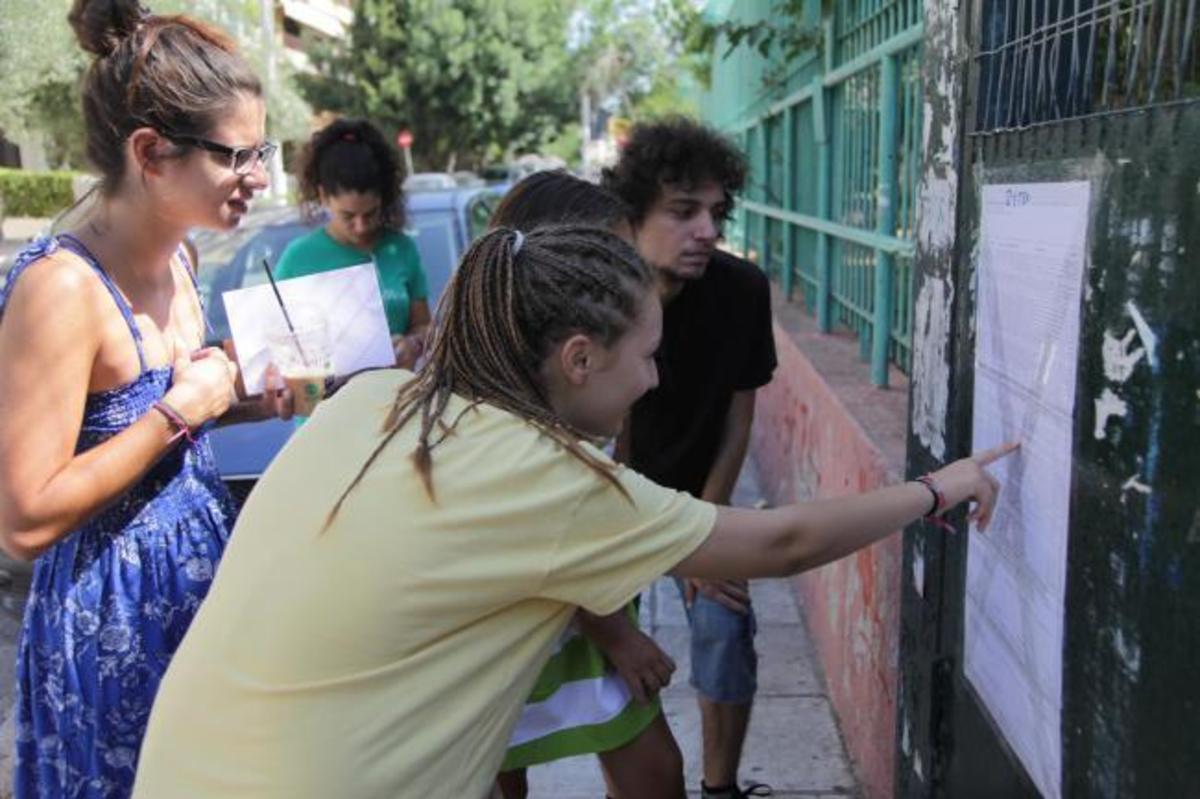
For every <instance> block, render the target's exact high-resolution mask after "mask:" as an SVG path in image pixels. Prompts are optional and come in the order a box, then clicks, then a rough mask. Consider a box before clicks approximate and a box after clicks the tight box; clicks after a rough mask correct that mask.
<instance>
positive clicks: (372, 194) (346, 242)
mask: <svg viewBox="0 0 1200 799" xmlns="http://www.w3.org/2000/svg"><path fill="white" fill-rule="evenodd" d="M297 172H298V174H299V176H300V196H301V199H302V200H303V201H304V202H306V203H308V204H310V206H316V205H320V206H322V207H324V208H325V210H326V211H327V212H328V214H329V221H328V222H326V223H325V225H324V226H323V227H321V228H319V229H317V230H314V231H313V232H312V233H309V234H308V235H306V236H302V237H301V238H299V239H296V240H295V241H293V242H292V243H291V244H289V245H288V247H287V249H285V250H284V251H283V254H282V255H281V256H280V257H279V263H278V264H277V266H276V274H277V275H278V276H279V277H281V278H289V277H300V276H302V275H312V274H316V273H318V272H327V271H329V270H331V269H341V268H343V267H347V266H355V265H357V264H363V263H368V262H369V263H372V264H374V266H375V274H376V276H377V277H378V278H379V290H380V293H381V294H382V295H383V308H384V311H385V313H386V315H387V321H388V330H389V331H390V332H391V334H392V346H393V348H394V349H395V351H396V365H397V366H401V367H404V368H406V369H411V368H412V367H413V365H414V364H415V363H416V361H417V358H418V357H419V356H420V355H421V351H422V350H423V349H424V342H425V334H426V332H427V331H428V329H429V322H430V314H429V288H428V286H427V284H426V281H425V270H424V269H423V268H422V267H421V256H420V254H419V253H418V252H417V245H416V243H415V242H413V240H412V238H410V237H409V236H407V235H405V233H404V232H403V229H404V196H403V193H402V192H401V190H400V162H399V159H398V158H397V157H396V151H395V150H393V149H392V147H391V145H390V144H388V142H387V140H386V139H384V138H383V134H381V133H380V132H379V130H378V129H376V128H375V126H374V125H372V124H371V123H370V122H367V121H365V120H361V119H339V120H336V121H334V122H332V123H331V124H329V125H327V126H326V127H324V128H322V129H321V130H319V131H317V132H316V133H314V134H313V136H312V138H311V139H310V140H309V142H308V144H307V145H306V146H305V147H304V149H303V151H302V152H301V154H300V166H299V168H298V170H297Z"/></svg>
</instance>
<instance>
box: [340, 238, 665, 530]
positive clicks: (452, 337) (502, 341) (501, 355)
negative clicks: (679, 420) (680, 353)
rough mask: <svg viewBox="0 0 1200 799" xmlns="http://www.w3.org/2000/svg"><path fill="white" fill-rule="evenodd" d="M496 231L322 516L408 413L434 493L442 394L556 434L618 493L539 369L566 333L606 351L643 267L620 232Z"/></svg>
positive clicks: (445, 430) (461, 277)
mask: <svg viewBox="0 0 1200 799" xmlns="http://www.w3.org/2000/svg"><path fill="white" fill-rule="evenodd" d="M516 243H517V235H516V231H514V230H512V229H509V228H497V229H495V230H493V231H491V232H489V233H487V234H486V235H484V236H482V237H481V238H480V239H479V240H477V241H476V242H475V244H473V245H472V246H471V249H470V250H468V251H467V253H466V255H464V256H463V259H462V262H461V263H460V264H459V267H458V270H457V271H456V272H455V274H454V277H453V279H452V280H451V281H450V285H449V286H448V287H447V289H446V294H445V296H444V297H443V298H442V301H441V304H440V305H439V306H438V318H439V322H438V326H437V334H436V336H435V338H434V341H433V346H432V349H431V351H430V356H429V360H428V362H427V363H426V364H425V367H424V369H422V370H421V373H420V375H419V376H417V377H415V378H414V379H413V380H411V381H409V382H408V383H406V384H405V385H404V386H403V387H402V388H401V389H400V391H399V393H398V394H397V396H396V399H395V401H394V403H393V405H392V408H391V411H390V412H389V413H388V415H387V418H386V420H385V421H384V425H383V430H382V434H383V437H382V439H381V440H380V442H379V444H378V446H376V448H375V451H374V452H373V453H372V455H371V457H370V458H368V459H367V461H366V463H365V464H364V465H363V467H362V469H361V470H360V471H359V473H358V475H357V476H356V477H355V478H354V480H353V481H352V482H351V483H350V485H349V487H348V488H347V489H346V490H345V492H343V494H342V496H341V498H340V499H339V500H338V502H337V504H336V505H335V506H334V508H333V510H332V511H331V512H330V514H329V519H328V521H327V522H326V524H327V525H328V523H329V522H332V520H333V519H334V517H335V516H336V515H337V513H338V511H339V510H340V509H341V506H342V503H344V502H345V500H346V498H347V496H349V494H350V492H351V491H353V490H354V488H355V487H356V486H357V485H358V483H359V482H360V481H361V480H362V477H363V475H364V474H366V472H367V470H368V469H369V468H370V467H371V464H372V463H374V461H375V459H376V458H377V457H378V456H379V454H380V453H381V452H383V450H384V448H385V447H386V446H387V445H388V442H390V441H391V440H392V438H393V437H394V436H395V435H396V433H397V432H398V431H399V430H400V429H401V428H402V427H404V425H405V424H407V423H408V422H409V421H410V420H412V419H414V418H419V423H420V425H421V430H420V435H419V438H418V443H417V449H416V451H415V452H414V453H413V460H414V463H415V464H416V467H417V472H418V474H419V475H420V476H421V480H422V482H423V483H424V485H425V490H426V491H427V493H428V494H429V496H430V498H435V497H436V495H435V493H434V484H433V453H434V450H435V449H436V447H437V445H438V444H439V443H440V442H441V441H442V440H444V439H445V438H446V436H448V435H450V434H451V433H452V432H453V430H454V428H455V426H456V424H457V418H456V419H451V420H448V419H445V418H444V416H445V413H446V409H447V407H448V406H449V403H450V397H451V395H452V394H457V395H459V396H461V397H463V398H465V399H467V400H468V401H469V402H470V403H472V405H474V404H477V403H487V404H489V405H494V406H496V407H498V408H500V409H502V410H505V411H508V412H509V413H512V414H514V415H516V416H519V417H521V418H522V419H525V420H527V421H528V422H529V423H530V424H532V425H534V426H535V427H537V428H538V429H539V430H541V431H542V432H543V433H545V434H546V435H548V436H550V437H551V438H553V439H554V440H556V441H558V442H559V443H560V444H561V445H562V446H563V448H564V449H566V451H567V452H569V453H571V454H572V455H573V456H575V457H576V458H578V459H579V460H581V461H583V462H584V463H585V464H587V465H588V466H589V467H590V468H592V469H593V470H595V471H596V473H597V474H599V475H600V476H601V477H603V478H604V479H606V480H608V481H609V482H610V483H611V484H612V485H613V486H615V487H616V488H617V489H618V490H621V491H624V489H623V488H622V486H621V484H620V483H619V482H618V481H617V478H616V476H615V475H614V473H613V471H612V467H611V465H610V464H608V463H606V462H605V461H602V460H600V459H598V458H596V457H595V456H594V455H592V454H590V453H589V452H588V451H587V450H586V449H584V448H583V447H582V446H581V445H580V443H579V442H580V439H587V438H589V436H588V435H587V434H586V433H584V432H583V431H580V430H576V429H573V428H572V427H571V426H570V425H568V424H567V423H566V422H565V421H564V420H563V419H561V418H560V417H559V416H558V415H557V414H555V412H554V411H553V410H552V409H551V407H550V401H549V398H548V397H547V395H546V391H545V387H544V386H543V385H542V381H541V378H540V376H539V375H540V371H541V368H542V364H543V363H544V362H545V360H546V358H547V357H549V355H550V354H551V352H552V351H553V349H554V347H556V346H558V345H559V344H560V343H562V342H563V341H564V340H566V338H567V337H568V336H570V335H572V334H574V333H583V334H585V335H588V336H592V337H594V338H595V339H596V340H597V341H599V342H600V343H601V344H603V345H604V346H606V347H610V346H612V345H613V344H615V343H616V341H617V339H619V338H620V337H621V336H622V335H624V334H625V333H626V332H627V331H628V330H629V329H630V328H631V327H632V326H633V325H634V323H635V322H636V320H637V318H638V314H639V312H640V310H641V308H642V305H641V303H642V302H643V301H644V300H645V298H646V297H647V296H649V294H650V292H652V290H653V287H654V275H653V272H652V271H651V269H650V267H649V266H647V265H646V263H645V262H644V261H643V260H642V259H641V258H640V257H638V254H637V252H636V251H635V250H634V249H633V247H631V246H630V245H629V244H627V243H626V242H625V241H623V240H622V239H621V238H620V237H618V236H616V235H614V234H612V233H610V232H608V231H605V230H601V229H599V228H595V227H588V226H582V225H571V226H560V227H546V228H539V229H537V230H534V231H531V232H529V233H527V234H525V235H524V240H523V243H522V246H521V247H520V252H518V253H516V254H515V255H514V253H513V250H514V247H515V245H516Z"/></svg>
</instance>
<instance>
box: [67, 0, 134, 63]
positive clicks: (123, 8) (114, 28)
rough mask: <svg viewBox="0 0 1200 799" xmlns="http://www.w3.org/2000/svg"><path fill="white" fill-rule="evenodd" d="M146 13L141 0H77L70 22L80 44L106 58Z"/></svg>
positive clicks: (131, 31) (72, 8)
mask: <svg viewBox="0 0 1200 799" xmlns="http://www.w3.org/2000/svg"><path fill="white" fill-rule="evenodd" d="M147 13H148V12H147V11H146V9H145V7H144V6H142V4H141V3H140V2H138V0H75V2H74V3H73V4H72V5H71V13H70V14H68V15H67V21H68V22H70V23H71V27H72V28H73V29H74V30H75V38H76V39H78V40H79V45H80V46H81V47H82V48H83V49H84V50H86V51H87V52H89V53H92V54H94V55H96V56H98V57H100V58H104V57H105V56H108V55H110V54H111V53H112V52H113V51H114V50H116V49H117V47H118V46H119V45H120V44H121V42H122V40H124V39H125V38H126V37H128V36H129V35H130V34H132V33H133V32H134V31H136V30H137V28H138V24H139V23H140V22H141V21H142V18H143V17H144V16H146V15H147Z"/></svg>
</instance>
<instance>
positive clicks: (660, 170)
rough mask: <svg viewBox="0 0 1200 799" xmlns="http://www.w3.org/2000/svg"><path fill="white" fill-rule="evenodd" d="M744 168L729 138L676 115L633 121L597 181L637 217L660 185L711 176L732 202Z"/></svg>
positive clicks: (683, 183)
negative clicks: (614, 157)
mask: <svg viewBox="0 0 1200 799" xmlns="http://www.w3.org/2000/svg"><path fill="white" fill-rule="evenodd" d="M746 170H747V167H746V158H745V156H743V155H742V152H741V151H740V150H739V149H738V148H737V147H736V146H735V145H734V144H733V143H732V142H730V141H729V140H728V139H726V138H725V137H724V136H722V135H721V134H720V133H718V132H717V131H715V130H713V129H712V128H709V127H707V126H705V125H703V124H702V123H700V122H697V121H696V120H694V119H691V118H689V117H681V116H676V117H667V118H664V119H660V120H656V121H654V122H642V123H638V124H637V125H634V126H633V129H632V130H631V131H630V134H629V142H628V143H627V144H626V145H625V148H624V149H623V150H622V151H621V157H620V158H619V159H618V160H617V163H616V164H615V165H613V166H612V167H610V168H607V169H605V170H604V171H603V173H602V177H601V183H602V185H603V186H604V187H605V188H606V189H608V190H609V191H612V192H613V193H615V194H616V195H617V196H619V197H620V198H621V199H622V200H624V201H625V202H626V203H627V204H628V205H629V208H630V210H631V212H632V214H633V219H634V221H635V222H640V221H642V220H643V219H645V218H646V214H647V212H649V210H650V208H651V206H653V205H654V202H655V201H656V200H657V199H658V198H659V196H660V195H661V193H662V190H663V187H664V186H685V187H694V186H697V185H699V184H701V183H705V182H707V181H710V180H712V181H716V182H717V183H719V184H720V185H721V188H723V189H724V190H725V199H726V201H727V203H726V204H727V205H729V206H730V207H732V206H733V199H734V195H736V194H738V193H739V192H740V191H741V190H742V187H743V186H744V185H745V183H746Z"/></svg>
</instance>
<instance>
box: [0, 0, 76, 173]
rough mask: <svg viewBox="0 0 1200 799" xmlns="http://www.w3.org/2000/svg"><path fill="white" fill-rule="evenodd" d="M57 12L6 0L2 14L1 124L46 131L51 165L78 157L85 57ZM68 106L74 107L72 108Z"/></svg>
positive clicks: (36, 0) (16, 131)
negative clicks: (79, 86)
mask: <svg viewBox="0 0 1200 799" xmlns="http://www.w3.org/2000/svg"><path fill="white" fill-rule="evenodd" d="M60 5H61V11H62V13H61V14H48V13H46V6H45V3H44V2H42V1H41V0H4V13H3V14H0V75H3V76H4V80H3V81H0V130H3V131H4V132H5V133H6V134H8V135H10V136H19V135H23V134H31V133H43V132H44V133H47V134H49V141H48V142H47V143H48V145H49V146H48V147H47V151H48V152H47V155H48V157H49V159H50V161H51V162H52V165H54V166H72V165H78V164H79V163H81V161H82V147H81V144H82V139H83V122H82V118H81V114H80V111H79V99H78V98H79V90H78V84H79V77H80V75H81V74H82V71H83V68H84V65H85V63H86V61H85V60H84V55H83V53H82V52H81V51H80V49H79V48H78V47H77V46H76V44H75V38H74V35H73V34H72V33H71V29H70V27H69V26H68V25H67V7H66V5H65V4H60ZM72 109H74V111H73V112H72Z"/></svg>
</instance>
